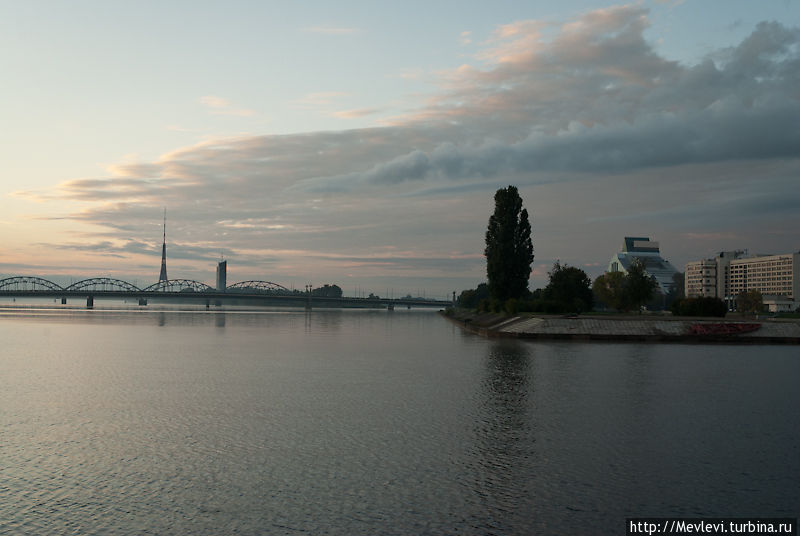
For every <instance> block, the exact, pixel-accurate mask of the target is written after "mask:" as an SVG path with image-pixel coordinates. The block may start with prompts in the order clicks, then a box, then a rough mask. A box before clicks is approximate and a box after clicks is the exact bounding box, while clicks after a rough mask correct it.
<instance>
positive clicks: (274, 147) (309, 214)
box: [0, 0, 800, 296]
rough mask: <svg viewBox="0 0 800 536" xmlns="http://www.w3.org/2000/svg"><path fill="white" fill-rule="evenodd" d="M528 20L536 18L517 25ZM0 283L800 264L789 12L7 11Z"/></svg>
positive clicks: (375, 282)
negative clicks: (514, 213)
mask: <svg viewBox="0 0 800 536" xmlns="http://www.w3.org/2000/svg"><path fill="white" fill-rule="evenodd" d="M532 4H533V5H532ZM0 68H2V72H3V84H0V122H1V123H2V129H0V138H1V139H0V186H2V188H1V189H0V214H1V215H0V233H1V234H2V237H3V240H2V242H0V274H4V275H42V276H44V275H51V276H52V275H56V276H58V275H61V276H68V277H80V276H110V277H119V278H121V279H127V280H134V279H135V280H139V281H152V282H155V281H156V280H157V278H158V274H159V269H160V264H161V262H160V261H161V239H162V227H161V225H162V216H163V210H164V209H165V208H166V209H167V211H168V214H169V228H168V230H167V265H168V269H169V274H170V276H172V277H175V278H178V277H180V278H187V279H197V280H200V281H205V282H212V283H213V281H214V276H215V267H216V262H217V260H218V259H219V257H220V254H223V255H224V256H225V258H226V259H227V260H228V261H229V265H228V279H229V280H231V281H239V280H246V279H267V280H270V281H275V282H277V283H280V284H282V285H285V286H287V287H292V286H294V287H297V288H303V287H304V286H305V285H306V284H308V283H312V284H313V285H314V286H322V285H323V284H325V283H335V284H338V285H339V286H341V287H342V289H343V290H344V292H345V294H352V293H353V291H354V289H356V288H359V289H361V290H362V291H364V292H366V293H369V292H374V293H376V294H380V295H384V294H385V293H386V292H387V291H388V292H391V293H393V294H394V295H395V296H398V295H404V294H406V293H411V294H415V293H417V291H425V292H427V294H428V295H438V296H447V295H450V293H451V292H452V291H460V290H462V289H464V288H469V287H474V286H475V285H477V284H478V283H479V282H481V281H484V280H485V260H484V257H483V249H484V234H485V230H486V223H487V221H488V218H489V216H490V214H491V212H492V210H493V200H492V196H493V194H494V191H495V190H496V189H497V188H500V187H503V186H506V185H508V184H514V185H516V186H517V187H518V188H519V191H520V195H521V196H522V198H523V200H524V204H525V207H526V208H527V209H528V211H529V213H530V215H531V221H532V227H533V233H532V235H533V244H534V249H535V251H534V254H535V260H534V272H533V274H532V278H531V288H536V287H540V286H543V285H544V284H545V283H546V278H547V271H548V270H549V269H550V268H551V266H552V264H553V262H554V261H555V260H556V259H560V261H561V262H562V263H568V264H570V265H573V266H578V267H580V268H582V269H584V270H586V271H587V273H588V274H589V275H590V276H591V277H596V276H597V275H599V274H600V273H602V271H603V269H604V268H605V266H606V263H607V262H608V260H609V259H610V257H611V255H612V254H613V253H614V252H615V251H617V250H618V249H619V246H620V244H621V243H622V240H623V237H624V236H649V237H650V238H651V239H653V240H656V241H658V242H659V243H660V246H661V252H662V255H663V256H664V257H665V258H667V259H669V260H670V261H671V262H672V263H673V264H674V265H675V266H676V267H677V268H679V269H681V270H682V269H683V266H684V264H685V263H686V262H687V261H690V260H697V259H701V258H706V257H709V256H711V255H713V254H714V253H715V252H717V251H721V250H730V249H742V248H747V249H749V250H750V251H751V252H753V253H786V252H791V251H798V250H800V210H798V207H800V187H799V186H800V120H799V118H800V90H799V89H798V88H800V0H767V1H764V2H757V3H756V2H751V1H744V0H743V1H700V0H685V1H680V0H675V1H668V0H661V1H656V0H653V1H641V2H637V3H632V4H611V3H606V2H593V1H581V0H564V1H560V2H537V3H531V2H516V1H514V2H512V1H505V2H504V1H500V2H495V3H492V4H491V5H489V4H488V3H476V4H475V5H469V4H464V3H463V2H459V3H455V2H433V3H431V2H426V3H421V2H404V3H402V4H400V3H397V4H387V5H384V4H375V3H365V2H339V3H336V4H330V3H327V2H303V3H294V4H289V5H284V4H283V3H274V2H249V1H248V2H245V1H233V2H225V3H222V2H202V1H200V2H198V1H194V2H184V1H175V2H169V3H157V2H148V1H145V2H137V3H135V4H128V3H109V2H100V1H77V2H71V3H64V2H56V1H37V2H0Z"/></svg>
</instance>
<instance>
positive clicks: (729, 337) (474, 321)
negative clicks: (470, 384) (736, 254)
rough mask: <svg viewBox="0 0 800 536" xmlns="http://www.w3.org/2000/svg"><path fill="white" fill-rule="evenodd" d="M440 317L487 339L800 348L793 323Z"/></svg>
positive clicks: (454, 313)
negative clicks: (726, 330)
mask: <svg viewBox="0 0 800 536" xmlns="http://www.w3.org/2000/svg"><path fill="white" fill-rule="evenodd" d="M440 314H441V315H442V316H443V317H445V318H447V319H448V320H450V321H451V322H453V323H454V324H457V325H459V326H461V328H462V329H464V330H466V331H468V332H470V333H474V334H476V335H480V336H482V337H487V338H517V339H527V340H567V341H580V342H587V341H592V342H640V343H641V342H646V343H683V344H687V343H688V344H800V322H797V321H792V320H786V321H780V320H750V321H745V320H742V321H738V320H725V319H723V318H708V317H703V318H685V317H679V318H675V317H671V316H650V315H620V316H613V317H609V316H604V315H596V316H593V315H591V314H586V315H580V316H564V315H545V314H541V315H538V314H532V313H531V314H521V315H507V314H503V313H478V312H475V311H470V310H463V309H458V310H450V311H444V312H441V313H440ZM754 327H755V329H753V328H754ZM698 328H700V329H701V330H702V329H704V328H706V329H709V328H717V329H737V328H739V329H743V330H744V329H747V330H749V331H746V332H742V333H702V334H701V333H696V331H697V330H698ZM693 331H695V332H693Z"/></svg>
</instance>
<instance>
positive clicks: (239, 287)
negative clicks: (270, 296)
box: [225, 281, 291, 293]
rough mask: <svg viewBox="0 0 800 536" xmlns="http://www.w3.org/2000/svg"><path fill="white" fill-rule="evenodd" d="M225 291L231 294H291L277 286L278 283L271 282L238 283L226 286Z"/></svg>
mask: <svg viewBox="0 0 800 536" xmlns="http://www.w3.org/2000/svg"><path fill="white" fill-rule="evenodd" d="M225 290H226V291H233V292H269V293H276V292H280V293H286V292H291V290H289V289H288V288H286V287H284V286H283V285H279V284H278V283H273V282H271V281H240V282H238V283H234V284H233V285H230V286H228V287H227V288H226V289H225Z"/></svg>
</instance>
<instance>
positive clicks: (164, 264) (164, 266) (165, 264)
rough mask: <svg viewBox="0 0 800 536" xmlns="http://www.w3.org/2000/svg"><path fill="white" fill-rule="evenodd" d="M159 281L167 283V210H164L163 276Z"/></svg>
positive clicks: (159, 277) (160, 276)
mask: <svg viewBox="0 0 800 536" xmlns="http://www.w3.org/2000/svg"><path fill="white" fill-rule="evenodd" d="M158 280H159V281H167V280H168V279H167V209H164V242H163V243H162V244H161V275H159V276H158Z"/></svg>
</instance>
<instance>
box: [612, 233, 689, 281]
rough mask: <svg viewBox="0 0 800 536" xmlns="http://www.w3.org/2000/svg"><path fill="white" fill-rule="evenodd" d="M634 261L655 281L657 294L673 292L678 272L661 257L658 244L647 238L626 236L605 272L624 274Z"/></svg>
mask: <svg viewBox="0 0 800 536" xmlns="http://www.w3.org/2000/svg"><path fill="white" fill-rule="evenodd" d="M636 260H638V261H640V262H641V263H642V264H643V265H644V269H645V271H646V272H647V273H648V274H650V275H651V276H653V278H654V279H655V280H656V282H657V283H658V292H660V293H661V294H664V295H666V294H669V293H670V292H671V291H672V290H674V287H675V279H674V277H675V274H677V273H678V270H676V269H675V267H674V266H672V264H671V263H670V262H669V261H668V260H666V259H664V258H662V257H661V250H660V249H659V247H658V242H653V241H651V240H650V238H647V237H639V236H626V237H625V240H624V241H623V243H622V247H621V248H620V251H619V252H617V253H615V254H614V256H613V257H611V260H610V261H609V263H608V268H607V269H606V272H622V273H623V274H625V273H627V272H628V268H630V267H631V265H632V264H633V262H634V261H636Z"/></svg>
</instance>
